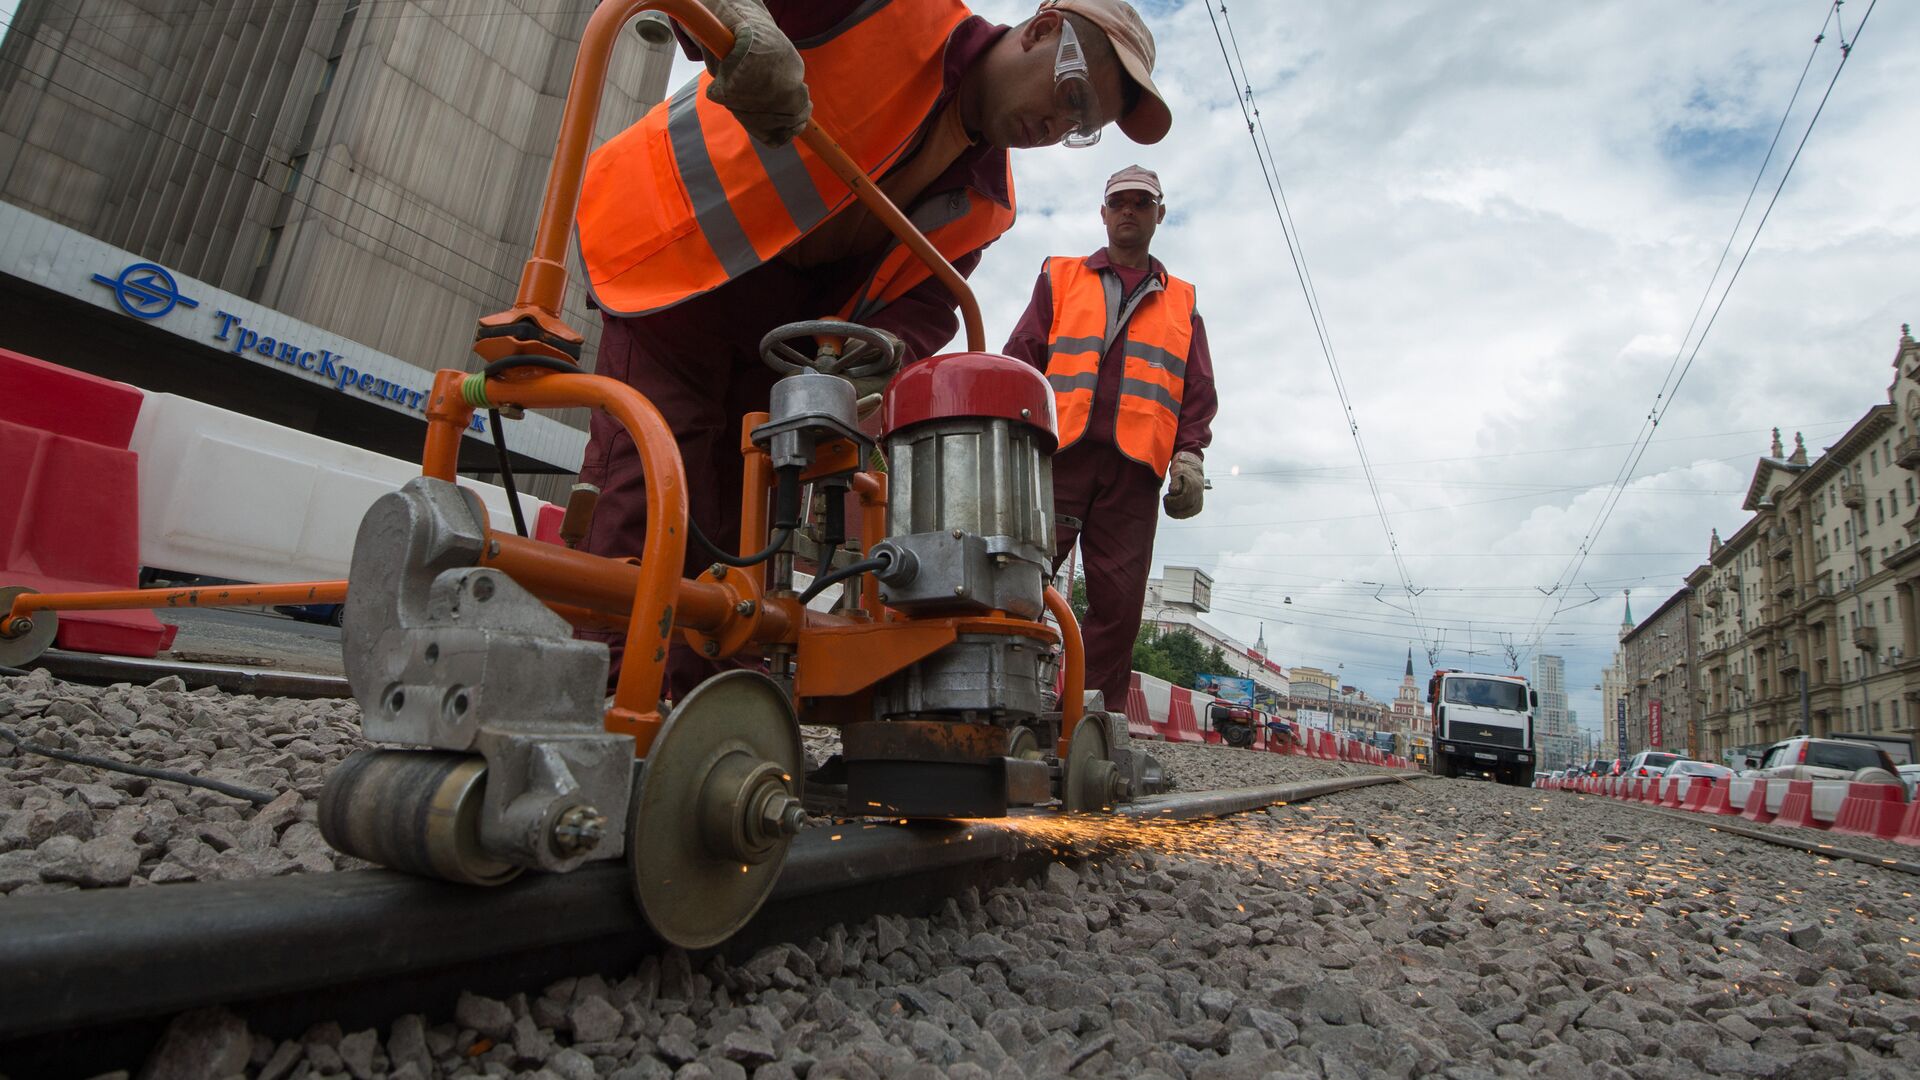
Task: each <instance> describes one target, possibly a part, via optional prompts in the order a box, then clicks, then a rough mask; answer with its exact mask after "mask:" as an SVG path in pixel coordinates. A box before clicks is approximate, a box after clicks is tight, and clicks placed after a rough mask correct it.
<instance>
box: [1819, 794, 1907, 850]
mask: <svg viewBox="0 0 1920 1080" xmlns="http://www.w3.org/2000/svg"><path fill="white" fill-rule="evenodd" d="M1846 788H1847V795H1846V798H1845V799H1843V800H1842V801H1841V803H1840V810H1839V812H1838V813H1837V814H1835V815H1834V820H1833V831H1834V832H1837V833H1845V834H1847V835H1849V836H1872V837H1877V838H1879V839H1881V840H1892V839H1894V838H1895V837H1897V836H1899V835H1900V822H1901V820H1902V819H1903V818H1905V817H1906V814H1907V803H1906V789H1905V788H1903V787H1901V786H1900V785H1899V784H1848V785H1846Z"/></svg>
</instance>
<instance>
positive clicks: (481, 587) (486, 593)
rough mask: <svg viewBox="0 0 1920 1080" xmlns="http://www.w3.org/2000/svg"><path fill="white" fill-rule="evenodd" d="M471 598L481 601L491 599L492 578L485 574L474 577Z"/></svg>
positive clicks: (484, 601)
mask: <svg viewBox="0 0 1920 1080" xmlns="http://www.w3.org/2000/svg"><path fill="white" fill-rule="evenodd" d="M473 598H474V599H475V600H478V601H480V602H481V603H486V602H487V601H488V600H491V599H493V579H492V578H490V577H485V576H481V577H477V578H474V579H473Z"/></svg>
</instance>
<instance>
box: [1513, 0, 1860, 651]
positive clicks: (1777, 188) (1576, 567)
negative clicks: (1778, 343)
mask: <svg viewBox="0 0 1920 1080" xmlns="http://www.w3.org/2000/svg"><path fill="white" fill-rule="evenodd" d="M1842 2H1843V0H1833V2H1832V3H1830V4H1829V5H1828V9H1827V15H1826V18H1825V19H1824V20H1823V21H1822V22H1821V24H1820V33H1819V34H1818V35H1816V36H1815V37H1814V39H1813V48H1812V49H1811V50H1810V51H1809V52H1808V54H1807V62H1806V64H1805V65H1804V66H1803V67H1802V69H1801V71H1800V78H1799V80H1798V81H1797V82H1795V83H1794V87H1793V94H1792V96H1791V97H1789V98H1788V100H1787V107H1786V109H1785V110H1784V111H1783V112H1782V113H1781V115H1780V123H1779V125H1778V126H1777V127H1776V128H1775V129H1774V134H1773V142H1771V143H1769V144H1768V146H1767V153H1766V156H1765V157H1764V158H1762V159H1761V162H1760V168H1759V169H1758V170H1757V171H1756V173H1755V176H1754V181H1753V186H1752V187H1751V188H1750V189H1749V190H1748V192H1747V201H1746V203H1745V204H1744V205H1743V206H1742V207H1741V209H1740V216H1739V217H1738V218H1736V219H1735V221H1734V224H1733V230H1732V232H1731V233H1730V234H1729V235H1728V237H1727V244H1726V247H1725V248H1724V249H1722V251H1721V255H1720V262H1719V263H1718V264H1716V265H1715V267H1714V272H1713V276H1712V277H1710V278H1708V279H1707V287H1706V291H1705V292H1704V293H1703V294H1702V295H1701V298H1700V304H1699V306H1698V307H1697V308H1696V309H1695V312H1694V323H1695V324H1697V323H1698V321H1699V317H1700V315H1699V312H1700V310H1702V309H1704V308H1705V307H1706V302H1707V298H1708V297H1710V296H1712V295H1713V288H1714V283H1715V282H1716V281H1717V280H1718V278H1719V275H1720V269H1721V267H1723V266H1724V265H1725V264H1726V255H1727V252H1728V251H1731V250H1732V248H1733V243H1734V240H1735V239H1736V238H1737V237H1738V236H1739V233H1740V226H1741V224H1742V223H1744V222H1745V220H1746V216H1747V210H1748V209H1749V208H1750V207H1751V206H1752V203H1753V196H1754V192H1755V191H1757V190H1758V189H1759V186H1760V181H1761V178H1762V177H1764V176H1765V175H1766V170H1767V165H1768V164H1769V163H1770V162H1771V161H1772V160H1773V152H1774V150H1775V149H1776V148H1777V147H1778V146H1779V143H1780V136H1781V134H1782V132H1784V131H1785V129H1786V125H1787V120H1788V118H1789V117H1790V116H1791V115H1792V114H1793V107H1794V105H1795V104H1796V103H1797V102H1798V101H1799V99H1800V91H1801V89H1802V87H1804V86H1805V84H1806V78H1807V73H1808V72H1809V71H1810V70H1811V69H1812V67H1813V60H1814V57H1815V56H1816V55H1818V53H1819V51H1820V48H1821V45H1822V43H1823V42H1824V41H1825V40H1826V32H1827V27H1828V26H1830V25H1832V24H1833V23H1834V22H1835V21H1836V20H1838V18H1839V13H1840V5H1841V3H1842ZM1878 2H1879V0H1868V4H1867V10H1866V13H1865V14H1863V15H1861V16H1860V22H1859V24H1858V25H1856V26H1855V27H1854V30H1853V40H1852V41H1848V40H1847V37H1846V23H1845V22H1844V21H1841V22H1840V62H1839V63H1838V64H1836V65H1835V66H1834V69H1833V75H1832V77H1831V78H1829V79H1828V80H1827V87H1826V90H1825V91H1824V92H1823V93H1822V94H1821V95H1820V104H1819V105H1818V106H1817V107H1816V108H1815V109H1814V111H1813V116H1812V117H1810V118H1809V119H1808V120H1807V126H1806V129H1805V130H1804V131H1802V132H1801V134H1800V141H1799V142H1798V144H1796V145H1795V147H1794V150H1793V156H1792V157H1791V158H1789V159H1788V160H1787V164H1786V167H1785V168H1784V169H1782V170H1781V173H1780V180H1779V182H1778V183H1777V184H1775V185H1774V188H1773V194H1772V195H1771V196H1770V197H1769V198H1768V199H1767V207H1766V210H1765V211H1763V212H1762V213H1761V215H1760V220H1759V221H1758V222H1757V223H1756V224H1755V225H1754V228H1753V233H1752V235H1751V236H1749V237H1748V238H1747V245H1746V247H1745V249H1743V250H1742V251H1741V253H1740V259H1739V261H1738V262H1736V263H1735V264H1734V266H1733V271H1732V273H1730V274H1729V275H1728V276H1727V281H1726V285H1725V286H1724V287H1723V288H1722V289H1721V291H1720V298H1719V300H1717V301H1715V302H1714V305H1713V311H1712V313H1711V314H1709V315H1708V316H1707V321H1706V324H1705V325H1704V326H1702V327H1701V328H1700V335H1699V337H1698V338H1697V339H1695V340H1694V342H1693V348H1692V350H1691V351H1688V349H1687V338H1686V337H1682V338H1681V340H1680V347H1679V349H1678V350H1676V351H1675V353H1674V362H1673V364H1670V365H1669V366H1668V378H1666V379H1663V380H1662V381H1661V385H1660V389H1659V391H1658V392H1657V393H1656V394H1655V395H1654V401H1653V407H1652V408H1651V409H1650V410H1649V411H1648V414H1647V417H1646V419H1645V420H1643V421H1642V422H1641V427H1640V433H1639V435H1638V436H1636V438H1635V440H1634V446H1633V448H1631V449H1629V450H1628V451H1627V455H1626V458H1625V459H1624V460H1623V461H1622V462H1621V466H1620V472H1619V473H1618V475H1617V477H1616V479H1615V482H1614V485H1613V487H1612V488H1611V489H1610V497H1609V498H1608V499H1607V500H1606V501H1605V502H1603V503H1602V505H1601V507H1600V510H1599V512H1598V513H1597V514H1596V515H1595V518H1594V524H1593V525H1592V526H1591V527H1590V528H1589V529H1588V530H1587V535H1586V536H1585V537H1584V538H1582V540H1581V542H1580V546H1579V548H1578V549H1577V550H1576V551H1575V553H1574V557H1573V559H1572V560H1570V561H1569V563H1568V567H1567V570H1566V571H1565V572H1564V573H1563V574H1562V575H1561V577H1560V578H1558V579H1556V580H1555V583H1554V590H1553V592H1550V593H1549V594H1548V596H1547V597H1546V598H1545V599H1543V600H1542V601H1541V604H1540V610H1541V611H1542V612H1544V611H1545V610H1546V608H1547V605H1548V604H1549V603H1552V604H1553V613H1552V614H1551V615H1548V616H1546V618H1545V619H1543V620H1537V630H1536V631H1535V632H1534V633H1533V640H1532V641H1531V642H1530V643H1529V644H1528V645H1527V646H1526V649H1527V652H1528V653H1529V654H1530V653H1532V652H1534V651H1535V650H1537V649H1538V647H1539V643H1540V639H1541V637H1542V636H1543V635H1544V634H1545V632H1546V630H1547V628H1548V627H1550V626H1552V625H1553V620H1554V619H1555V618H1557V617H1558V616H1559V614H1560V612H1561V611H1563V610H1565V608H1566V596H1567V591H1566V585H1567V584H1570V583H1571V582H1572V581H1573V580H1574V579H1576V578H1577V577H1578V576H1579V574H1580V569H1581V567H1582V566H1584V565H1585V564H1586V560H1587V558H1588V556H1589V555H1590V554H1591V553H1592V551H1593V545H1594V544H1595V543H1596V542H1597V541H1598V540H1599V538H1600V533H1601V531H1602V530H1604V529H1605V528H1606V526H1607V522H1608V520H1609V519H1611V517H1612V516H1613V510H1614V508H1615V507H1616V506H1618V505H1619V497H1620V495H1621V493H1622V492H1624V491H1625V488H1626V485H1627V484H1628V483H1629V482H1631V480H1632V478H1633V473H1634V471H1635V470H1636V469H1637V468H1638V467H1639V465H1640V459H1641V458H1642V457H1643V456H1645V454H1646V451H1647V446H1648V444H1649V443H1650V442H1651V441H1652V437H1653V432H1654V431H1656V430H1657V429H1658V428H1659V426H1660V422H1661V421H1662V420H1664V419H1665V418H1666V415H1667V410H1668V409H1669V408H1671V407H1672V406H1673V401H1674V398H1675V396H1676V395H1678V393H1679V392H1680V386H1681V384H1682V383H1683V382H1685V381H1686V378H1687V373H1688V372H1690V371H1691V370H1693V362H1694V360H1695V359H1696V358H1697V357H1698V356H1699V355H1700V348H1701V346H1702V345H1704V344H1705V343H1706V340H1707V335H1708V334H1709V333H1711V332H1712V331H1713V327H1714V323H1715V322H1716V321H1717V320H1718V319H1719V317H1720V311H1721V309H1722V308H1723V307H1725V305H1726V302H1727V297H1728V296H1729V295H1731V294H1732V292H1733V286H1734V283H1735V282H1737V281H1738V280H1739V279H1740V271H1741V270H1742V269H1743V268H1744V267H1745V266H1746V265H1747V257H1748V256H1749V255H1752V254H1753V248H1754V245H1755V244H1756V243H1757V242H1758V241H1759V239H1760V233H1761V231H1762V230H1764V229H1765V228H1766V227H1767V221H1768V219H1769V218H1771V217H1772V216H1773V208H1774V206H1775V204H1777V203H1778V202H1779V201H1780V193H1781V192H1782V191H1783V190H1785V188H1786V186H1787V180H1788V179H1789V178H1790V177H1792V176H1793V167H1794V165H1796V164H1797V163H1798V162H1799V161H1800V153H1801V151H1803V150H1805V149H1806V146H1807V140H1808V139H1809V138H1811V137H1812V135H1813V129H1814V127H1815V125H1817V124H1818V123H1819V122H1820V116H1821V114H1822V113H1823V112H1824V111H1825V110H1826V107H1827V101H1828V99H1829V98H1831V97H1832V95H1833V88H1834V85H1835V84H1836V83H1838V82H1839V81H1840V73H1841V72H1842V71H1845V70H1846V67H1847V61H1848V60H1849V59H1851V58H1852V56H1853V49H1854V46H1855V45H1857V44H1858V43H1859V41H1860V34H1861V31H1863V30H1865V29H1866V25H1867V20H1868V19H1869V18H1872V16H1873V9H1874V6H1875V5H1876V4H1877V3H1878ZM1692 333H1693V324H1689V325H1688V327H1687V334H1688V336H1691V335H1692ZM1682 354H1685V357H1686V359H1685V362H1684V363H1682V362H1681V359H1680V358H1681V355H1682ZM1675 365H1678V372H1677V373H1676V372H1675V370H1674V366H1675ZM1556 594H1557V595H1556Z"/></svg>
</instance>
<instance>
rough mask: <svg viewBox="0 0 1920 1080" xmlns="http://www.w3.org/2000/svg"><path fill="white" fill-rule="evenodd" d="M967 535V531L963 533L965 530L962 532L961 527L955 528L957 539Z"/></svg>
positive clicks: (954, 535) (954, 532)
mask: <svg viewBox="0 0 1920 1080" xmlns="http://www.w3.org/2000/svg"><path fill="white" fill-rule="evenodd" d="M965 535H966V534H965V533H963V532H961V531H960V530H959V529H955V530H953V538H954V539H955V540H958V539H960V538H961V537H963V536H965Z"/></svg>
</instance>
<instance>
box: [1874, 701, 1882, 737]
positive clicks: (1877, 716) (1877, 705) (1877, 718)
mask: <svg viewBox="0 0 1920 1080" xmlns="http://www.w3.org/2000/svg"><path fill="white" fill-rule="evenodd" d="M1873 729H1874V730H1875V731H1878V730H1880V703H1879V702H1877V701H1876V702H1874V703H1873Z"/></svg>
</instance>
